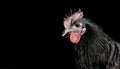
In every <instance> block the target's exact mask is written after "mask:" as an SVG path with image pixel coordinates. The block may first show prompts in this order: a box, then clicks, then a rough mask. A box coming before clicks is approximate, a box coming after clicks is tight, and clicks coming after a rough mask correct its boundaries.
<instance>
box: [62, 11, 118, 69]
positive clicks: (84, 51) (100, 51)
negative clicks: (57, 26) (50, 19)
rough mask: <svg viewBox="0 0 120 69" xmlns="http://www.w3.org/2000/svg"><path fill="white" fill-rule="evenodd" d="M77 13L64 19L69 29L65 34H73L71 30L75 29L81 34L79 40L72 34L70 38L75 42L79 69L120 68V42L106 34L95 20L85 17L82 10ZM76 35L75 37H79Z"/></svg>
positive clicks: (66, 27) (65, 25) (66, 28)
mask: <svg viewBox="0 0 120 69" xmlns="http://www.w3.org/2000/svg"><path fill="white" fill-rule="evenodd" d="M76 13H77V14H76ZM76 13H74V14H72V15H71V16H70V17H68V18H67V20H65V21H64V27H65V30H67V32H66V31H65V32H64V35H65V34H67V33H69V34H70V35H71V34H72V33H70V32H73V31H75V32H79V34H80V38H79V39H78V40H77V39H73V38H72V37H73V36H72V35H71V38H70V39H71V42H73V43H74V44H75V60H76V64H77V67H78V69H120V44H119V43H118V42H116V41H114V40H113V39H112V38H110V37H109V36H108V35H107V34H105V33H104V32H103V30H102V29H101V28H100V27H99V26H97V25H96V24H95V23H94V22H92V21H91V20H89V19H86V18H83V16H82V15H83V13H81V11H79V12H76ZM78 14H79V15H78ZM73 15H74V16H73ZM71 17H73V18H71ZM75 17H76V18H75ZM72 20H73V21H72ZM74 24H75V25H74ZM76 24H79V26H77V25H76ZM73 26H74V27H73ZM68 29H69V30H68ZM71 29H72V30H71ZM80 32H82V34H81V33H80ZM83 32H84V33H83ZM76 36H77V35H75V36H74V38H78V37H76ZM78 41H79V42H78Z"/></svg>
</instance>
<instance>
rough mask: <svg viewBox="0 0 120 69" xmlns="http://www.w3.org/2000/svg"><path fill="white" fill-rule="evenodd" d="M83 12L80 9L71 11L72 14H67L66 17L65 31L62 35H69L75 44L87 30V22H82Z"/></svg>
mask: <svg viewBox="0 0 120 69" xmlns="http://www.w3.org/2000/svg"><path fill="white" fill-rule="evenodd" d="M82 18H83V12H82V11H81V10H80V9H79V10H78V11H77V12H74V13H72V11H70V15H67V16H66V18H64V22H63V23H64V28H65V30H64V32H63V34H62V36H65V35H67V36H68V38H69V39H70V41H71V42H72V43H74V44H77V43H78V42H79V41H80V39H81V37H82V35H84V33H85V32H86V27H85V24H84V23H83V22H82Z"/></svg>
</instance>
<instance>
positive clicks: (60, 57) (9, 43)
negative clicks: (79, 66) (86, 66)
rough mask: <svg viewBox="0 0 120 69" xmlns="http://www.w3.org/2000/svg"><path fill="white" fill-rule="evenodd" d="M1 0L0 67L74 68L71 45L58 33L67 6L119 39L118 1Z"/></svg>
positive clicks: (60, 30) (67, 8)
mask: <svg viewBox="0 0 120 69" xmlns="http://www.w3.org/2000/svg"><path fill="white" fill-rule="evenodd" d="M4 3H5V4H4V5H2V7H3V10H2V11H3V13H2V14H3V16H2V19H3V21H1V22H2V25H1V34H2V36H1V38H2V39H1V46H0V47H1V48H0V49H1V50H0V51H1V53H0V54H1V60H0V63H1V64H0V68H25V67H33V68H34V67H38V68H41V69H46V68H55V69H76V66H75V62H74V47H73V46H72V44H71V43H70V42H69V41H68V40H67V39H65V37H64V38H63V37H61V35H62V31H63V30H64V27H63V18H64V15H65V14H66V13H68V12H69V10H70V9H78V8H81V10H82V11H83V12H84V17H86V18H90V19H91V20H92V21H94V22H95V23H96V24H98V25H99V26H100V27H101V28H103V31H104V32H105V33H106V34H108V35H109V36H110V37H111V38H113V39H114V40H116V41H119V42H120V39H119V38H120V36H119V35H120V32H119V29H120V28H119V15H120V14H119V4H117V3H118V2H117V1H115V0H114V1H106V2H105V1H104V0H101V1H97V0H76V1H74V0H71V1H70V0H69V1H67V0H66V1H53V2H52V1H51V2H47V1H46V2H30V1H29V2H22V1H21V2H11V1H10V2H4ZM47 3H48V4H47ZM42 67H43V68H42Z"/></svg>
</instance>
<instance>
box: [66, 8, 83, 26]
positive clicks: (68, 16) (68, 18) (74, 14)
mask: <svg viewBox="0 0 120 69" xmlns="http://www.w3.org/2000/svg"><path fill="white" fill-rule="evenodd" d="M78 18H83V12H82V11H81V9H79V10H78V11H76V10H75V9H74V10H73V11H72V10H70V12H68V14H66V15H65V18H64V27H65V28H67V27H69V26H70V24H71V21H75V20H76V19H78Z"/></svg>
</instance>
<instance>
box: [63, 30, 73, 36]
mask: <svg viewBox="0 0 120 69" xmlns="http://www.w3.org/2000/svg"><path fill="white" fill-rule="evenodd" d="M70 31H71V30H69V29H65V30H64V32H63V33H62V37H63V36H65V35H66V34H67V33H69V32H70Z"/></svg>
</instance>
